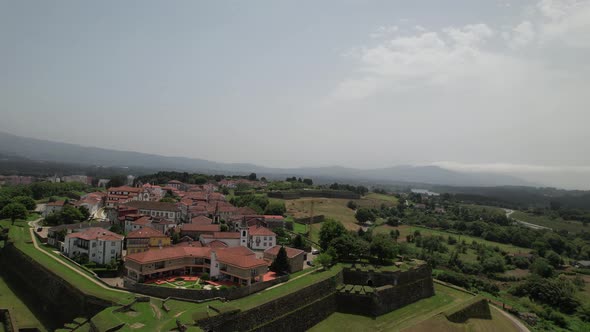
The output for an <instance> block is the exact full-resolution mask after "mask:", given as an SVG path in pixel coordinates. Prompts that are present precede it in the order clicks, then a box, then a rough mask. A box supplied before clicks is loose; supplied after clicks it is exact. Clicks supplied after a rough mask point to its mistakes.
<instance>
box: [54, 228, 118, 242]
mask: <svg viewBox="0 0 590 332" xmlns="http://www.w3.org/2000/svg"><path fill="white" fill-rule="evenodd" d="M66 238H77V239H83V240H88V241H90V240H104V241H122V240H123V238H124V237H123V235H119V234H117V233H113V232H111V231H108V230H106V229H104V228H98V227H91V228H87V229H86V230H84V231H82V232H76V233H71V234H68V235H66Z"/></svg>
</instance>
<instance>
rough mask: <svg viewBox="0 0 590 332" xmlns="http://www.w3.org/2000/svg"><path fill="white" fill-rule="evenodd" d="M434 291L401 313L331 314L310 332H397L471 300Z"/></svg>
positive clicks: (444, 289) (456, 292)
mask: <svg viewBox="0 0 590 332" xmlns="http://www.w3.org/2000/svg"><path fill="white" fill-rule="evenodd" d="M434 290H435V293H436V295H435V296H433V297H430V298H428V299H423V300H420V301H418V302H415V303H412V304H410V305H408V306H406V307H403V308H401V309H398V310H395V311H392V312H390V313H388V314H385V315H382V316H379V317H377V318H376V319H373V318H370V317H364V316H358V315H351V314H343V313H334V314H332V315H331V316H330V317H328V319H326V320H324V321H323V322H321V323H319V324H317V325H316V326H314V327H313V328H311V329H310V331H312V332H323V331H400V330H402V329H405V328H408V327H411V326H414V325H416V324H418V323H419V322H422V321H424V320H426V319H429V318H431V317H433V316H435V315H437V314H438V313H440V312H443V311H445V310H447V309H450V308H452V307H453V306H455V305H458V304H460V303H463V302H465V301H466V300H468V299H470V298H471V297H472V295H469V294H467V293H465V292H462V291H459V290H456V289H453V288H449V287H446V286H442V285H439V284H435V285H434ZM431 331H437V330H431Z"/></svg>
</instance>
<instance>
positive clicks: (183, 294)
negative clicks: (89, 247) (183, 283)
mask: <svg viewBox="0 0 590 332" xmlns="http://www.w3.org/2000/svg"><path fill="white" fill-rule="evenodd" d="M287 280H289V276H282V277H279V278H277V279H274V280H269V281H265V282H258V283H255V284H252V285H250V286H243V287H239V288H234V289H231V288H228V289H212V290H205V289H201V290H195V289H180V288H168V287H162V286H154V285H148V284H143V283H137V282H135V281H133V280H131V279H129V278H125V279H124V281H123V284H124V285H125V288H126V289H127V290H130V291H132V292H135V293H140V294H144V295H149V296H154V297H159V298H167V297H174V298H178V299H187V300H207V299H212V298H224V299H228V300H235V299H239V298H241V297H245V296H248V295H250V294H252V293H256V292H259V291H261V290H263V289H265V288H268V287H270V286H274V285H277V284H279V283H281V282H285V281H287Z"/></svg>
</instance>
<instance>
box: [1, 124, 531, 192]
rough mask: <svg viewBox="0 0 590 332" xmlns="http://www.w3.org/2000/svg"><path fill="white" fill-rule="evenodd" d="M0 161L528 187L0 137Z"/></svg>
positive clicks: (416, 170)
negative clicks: (224, 160) (0, 158)
mask: <svg viewBox="0 0 590 332" xmlns="http://www.w3.org/2000/svg"><path fill="white" fill-rule="evenodd" d="M0 155H3V156H4V158H7V157H13V158H26V159H30V160H37V161H50V162H59V163H73V164H80V165H93V166H102V167H130V168H137V167H141V168H144V169H158V170H177V171H187V172H202V173H207V174H248V173H250V172H255V173H257V174H258V175H259V176H267V177H270V178H281V177H283V176H284V177H286V176H301V177H313V178H318V177H320V178H323V179H324V181H327V180H340V181H347V180H354V181H355V182H362V181H368V182H371V183H379V182H389V183H391V182H396V183H400V182H401V183H415V184H419V183H424V184H437V185H449V186H500V185H520V186H527V185H532V184H531V183H528V182H526V181H524V180H521V179H519V178H516V177H512V176H506V175H499V174H491V173H462V172H456V171H450V170H447V169H443V168H441V167H438V166H410V165H401V166H394V167H388V168H380V169H354V168H346V167H340V166H333V167H316V168H311V167H310V168H269V167H264V166H258V165H254V164H247V163H243V164H242V163H238V164H232V163H219V162H214V161H209V160H204V159H196V158H185V157H166V156H160V155H155V154H148V153H140V152H132V151H118V150H111V149H102V148H96V147H85V146H80V145H76V144H68V143H58V142H52V141H46V140H40V139H34V138H27V137H21V136H16V135H12V134H8V133H2V132H0Z"/></svg>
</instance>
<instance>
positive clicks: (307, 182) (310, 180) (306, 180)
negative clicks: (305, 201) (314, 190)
mask: <svg viewBox="0 0 590 332" xmlns="http://www.w3.org/2000/svg"><path fill="white" fill-rule="evenodd" d="M303 183H305V184H306V185H308V186H312V185H313V180H312V179H303Z"/></svg>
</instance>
